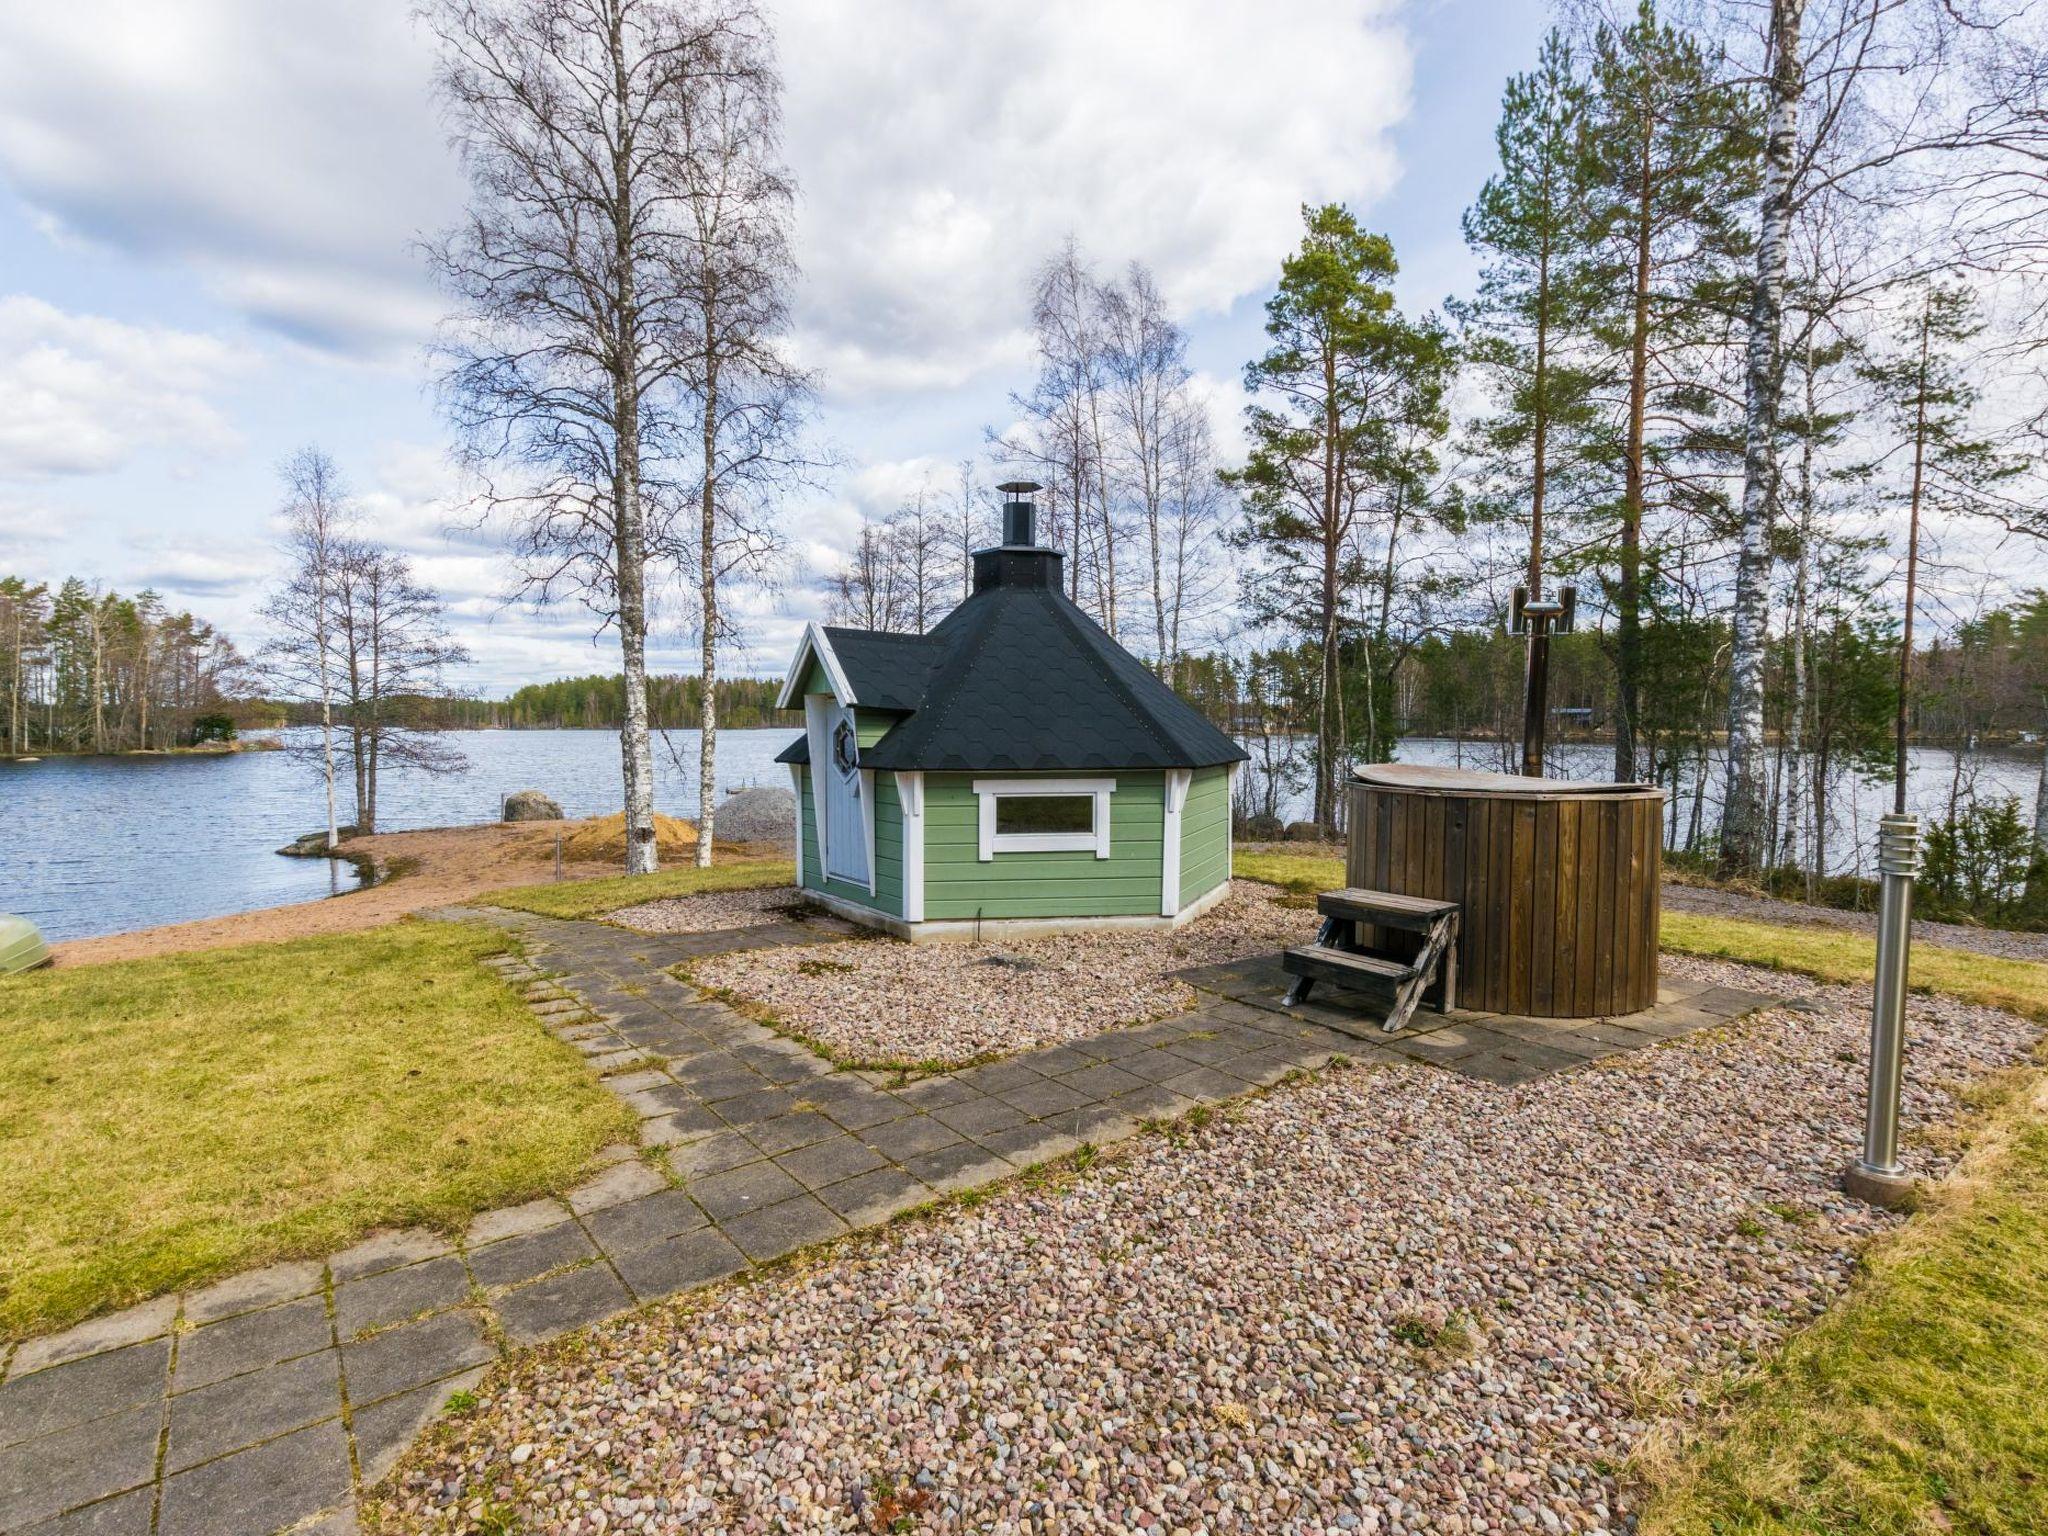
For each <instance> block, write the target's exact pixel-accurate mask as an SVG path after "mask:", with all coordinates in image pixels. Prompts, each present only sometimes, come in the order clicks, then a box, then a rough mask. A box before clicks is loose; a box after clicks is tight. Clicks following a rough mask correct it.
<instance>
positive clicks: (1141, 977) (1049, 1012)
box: [691, 880, 1317, 1064]
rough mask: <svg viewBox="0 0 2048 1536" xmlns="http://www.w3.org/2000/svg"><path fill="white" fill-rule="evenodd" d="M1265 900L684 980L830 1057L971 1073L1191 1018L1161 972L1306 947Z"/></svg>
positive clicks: (1305, 924)
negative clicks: (727, 997) (1182, 922)
mask: <svg viewBox="0 0 2048 1536" xmlns="http://www.w3.org/2000/svg"><path fill="white" fill-rule="evenodd" d="M1278 898H1279V893H1278V892H1277V891H1275V890H1274V889H1273V888H1272V887H1271V886H1265V885H1259V884H1256V883H1255V882H1253V881H1249V880H1234V881H1232V882H1231V886H1230V894H1229V895H1228V896H1227V897H1225V898H1224V900H1223V901H1222V902H1221V903H1219V904H1218V905H1217V906H1216V907H1215V908H1213V909H1212V910H1211V911H1208V912H1205V913H1204V914H1203V915H1202V916H1200V917H1198V918H1196V919H1195V920H1194V921H1193V922H1191V923H1189V924H1188V925H1187V926H1185V927H1183V928H1179V929H1176V930H1174V931H1173V932H1171V933H1118V932H1115V931H1108V932H1100V933H1075V934H1065V935H1061V936H1059V937H1056V938H1045V939H1020V940H1016V941H1014V942H1010V943H1004V944H997V943H988V944H954V943H946V944H905V943H902V942H900V941H898V940H894V939H875V940H871V941H867V942H862V943H853V944H821V945H807V946H804V947H801V948H796V949H776V950H763V951H759V952H756V953H754V954H746V955H721V956H718V957H716V958H713V959H709V960H705V961H703V962H701V963H700V964H698V965H697V966H695V967H693V969H692V972H691V974H692V975H693V976H694V977H695V979H696V980H697V981H698V982H699V983H700V984H702V985H705V986H711V987H722V988H726V989H728V990H730V991H732V992H734V993H737V994H738V995H739V996H741V997H743V998H746V999H748V1000H750V1001H752V1002H755V1003H758V1004H760V1005H761V1006H762V1007H764V1008H766V1009H767V1010H768V1011H769V1012H770V1013H772V1014H773V1015H774V1016H775V1017H776V1018H777V1019H778V1020H780V1021H781V1022H782V1024H783V1025H784V1026H785V1027H786V1028H788V1029H790V1030H793V1031H795V1032H796V1033H798V1034H801V1035H803V1036H804V1037H805V1038H807V1039H810V1040H814V1041H816V1042H817V1043H818V1044H820V1045H822V1046H824V1047H825V1048H826V1049H828V1050H830V1051H832V1052H833V1053H834V1054H835V1055H838V1056H840V1057H843V1058H847V1059H850V1060H857V1061H864V1062H877V1063H890V1064H895V1063H906V1062H962V1061H971V1060H973V1059H974V1058H976V1057H979V1056H990V1055H1007V1054H1009V1053H1010V1052H1012V1051H1021V1050H1026V1049H1028V1048H1030V1047H1032V1046H1038V1045H1051V1044H1054V1043H1056V1042H1058V1041H1061V1040H1078V1039H1082V1038H1084V1037H1086V1036H1088V1035H1094V1034H1100V1033H1101V1032H1102V1031H1103V1030H1105V1029H1108V1028H1110V1027H1112V1026H1113V1025H1117V1024H1130V1023H1136V1022H1138V1021H1140V1020H1143V1019H1152V1018H1159V1017H1162V1016H1164V1015H1166V1014H1171V1013H1178V1012H1180V1011H1182V1010H1183V1009H1186V1008H1188V1007H1191V1006H1192V1005H1193V1003H1194V1000H1195V994H1194V991H1193V989H1192V988H1190V987H1188V986H1187V984H1186V983H1184V982H1180V981H1176V980H1174V979H1173V978H1172V975H1171V973H1172V972H1174V971H1178V970H1185V969H1186V968H1187V967H1189V966H1193V965H1209V964H1214V963H1217V962H1221V961H1226V960H1236V959H1240V958H1242V957H1244V956H1246V955H1252V954H1260V953H1266V952H1270V951H1272V950H1275V949H1279V948H1280V947H1282V946H1283V945H1286V944H1302V943H1306V942H1308V941H1309V940H1310V939H1312V938H1314V937H1315V931H1316V923H1317V918H1316V914H1315V913H1314V912H1313V911H1312V910H1304V909H1303V908H1301V907H1299V906H1283V905H1282V904H1281V902H1280V900H1279V899H1278Z"/></svg>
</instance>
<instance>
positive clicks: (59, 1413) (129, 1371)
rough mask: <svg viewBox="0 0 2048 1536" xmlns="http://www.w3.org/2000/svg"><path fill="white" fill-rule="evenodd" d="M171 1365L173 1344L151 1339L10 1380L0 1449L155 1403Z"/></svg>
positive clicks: (2, 1394) (0, 1407) (3, 1394)
mask: <svg viewBox="0 0 2048 1536" xmlns="http://www.w3.org/2000/svg"><path fill="white" fill-rule="evenodd" d="M170 1365H171V1341H170V1340H169V1339H151V1340H150V1341H149V1342H148V1343H147V1344H130V1345H129V1346H128V1347H127V1348H126V1349H115V1350H109V1351H108V1352H107V1353H106V1354H103V1355H88V1356H87V1357H86V1358H85V1359H83V1360H74V1361H72V1362H70V1363H69V1364H66V1365H53V1366H51V1367H50V1368H49V1369H47V1370H42V1371H36V1372H35V1373H33V1374H32V1375H28V1376H14V1377H10V1378H9V1379H8V1381H7V1383H6V1384H5V1385H4V1386H0V1445H12V1444H14V1443H16V1442H17V1441H21V1440H32V1439H34V1438H36V1437H37V1436H38V1435H47V1434H50V1433H51V1432H53V1431H55V1430H59V1429H68V1428H70V1427H71V1426H72V1425H74V1424H83V1423H84V1422H85V1421H86V1420H88V1419H98V1418H103V1417H105V1416H106V1415H108V1414H110V1413H115V1412H118V1411H119V1410H120V1409H123V1408H127V1407H130V1406H132V1405H133V1404H136V1403H153V1402H155V1401H156V1400H157V1399H158V1398H160V1397H162V1396H163V1395H164V1392H165V1391H166V1389H167V1383H168V1380H169V1377H170ZM0 1529H5V1527H4V1525H0Z"/></svg>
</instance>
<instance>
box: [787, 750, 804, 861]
mask: <svg viewBox="0 0 2048 1536" xmlns="http://www.w3.org/2000/svg"><path fill="white" fill-rule="evenodd" d="M789 792H790V793H791V794H792V795H794V796H796V815H795V816H794V817H793V818H792V822H793V824H794V825H795V827H796V883H797V888H798V889H799V890H801V889H802V888H803V883H804V765H803V764H802V763H791V764H790V765H789Z"/></svg>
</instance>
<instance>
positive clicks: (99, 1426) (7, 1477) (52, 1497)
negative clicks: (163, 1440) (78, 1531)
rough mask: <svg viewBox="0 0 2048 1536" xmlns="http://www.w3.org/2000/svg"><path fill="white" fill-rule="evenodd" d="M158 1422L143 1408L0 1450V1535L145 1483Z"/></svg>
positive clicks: (151, 1472)
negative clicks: (75, 1505) (2, 1532)
mask: <svg viewBox="0 0 2048 1536" xmlns="http://www.w3.org/2000/svg"><path fill="white" fill-rule="evenodd" d="M163 1421H164V1410H163V1404H162V1403H160V1402H150V1403H144V1404H142V1405H141V1406H139V1407H133V1408H129V1409H127V1410H125V1411H124V1412H121V1413H116V1414H112V1415H109V1416H107V1417H105V1418H98V1419H94V1420H92V1421H91V1422H90V1423H88V1424H82V1425H76V1426H73V1427H70V1428H66V1429H63V1430H60V1431H57V1432H55V1433H52V1434H48V1435H44V1436H42V1437H41V1438H39V1439H35V1440H29V1441H26V1442H24V1443H22V1444H20V1445H15V1446H10V1447H9V1448H8V1449H6V1450H4V1451H0V1531H18V1530H20V1529H21V1528H22V1527H23V1526H25V1525H30V1524H33V1523H34V1522H35V1521H38V1520H47V1519H48V1518H50V1516H52V1515H55V1514H57V1513H58V1512H59V1511H61V1510H65V1509H69V1508H70V1507H71V1506H72V1505H74V1504H84V1503H87V1502H89V1501H91V1500H93V1499H99V1498H104V1497H106V1496H107V1495H108V1494H112V1493H120V1492H122V1491H123V1490H125V1489H128V1488H134V1487H138V1486H140V1485H141V1484H143V1483H146V1482H148V1481H149V1480H150V1479H151V1478H152V1477H154V1476H155V1475H156V1446H157V1436H158V1434H159V1433H160V1432H161V1431H162V1429H163Z"/></svg>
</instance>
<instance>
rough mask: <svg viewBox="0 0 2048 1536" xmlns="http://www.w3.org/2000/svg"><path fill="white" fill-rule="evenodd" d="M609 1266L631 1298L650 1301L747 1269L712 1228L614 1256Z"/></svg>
mask: <svg viewBox="0 0 2048 1536" xmlns="http://www.w3.org/2000/svg"><path fill="white" fill-rule="evenodd" d="M612 1264H613V1266H614V1267H615V1268H616V1269H617V1270H618V1272H619V1273H620V1275H622V1276H623V1277H624V1278H625V1281H626V1284H627V1285H629V1286H630V1287H632V1290H633V1294H634V1295H635V1296H637V1297H639V1298H640V1300H642V1301H654V1300H656V1299H658V1298H660V1297H663V1296H671V1295H674V1294H675V1293H676V1292H677V1291H683V1290H688V1289H690V1288H691V1287H692V1286H698V1285H709V1284H711V1283H712V1282H713V1281H714V1280H723V1279H725V1277H726V1276H728V1275H736V1274H738V1273H739V1272H740V1271H741V1270H743V1269H745V1268H746V1267H747V1258H746V1255H745V1254H743V1253H741V1252H740V1251H739V1249H737V1248H735V1247H733V1245H732V1242H731V1240H730V1239H728V1238H727V1237H726V1235H725V1234H724V1233H723V1232H720V1231H719V1230H718V1229H717V1228H716V1227H700V1228H698V1229H697V1230H696V1231H695V1232H685V1233H682V1234H681V1235H679V1236H676V1237H671V1238H668V1239H666V1240H664V1241H662V1242H659V1243H654V1244H651V1245H649V1246H648V1247H645V1248H628V1249H625V1250H623V1251H622V1252H619V1253H615V1254H613V1255H612Z"/></svg>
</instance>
